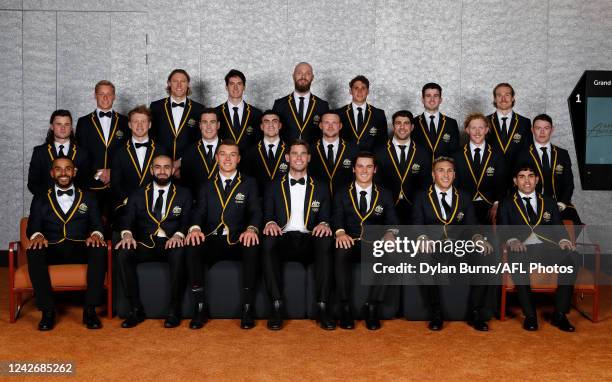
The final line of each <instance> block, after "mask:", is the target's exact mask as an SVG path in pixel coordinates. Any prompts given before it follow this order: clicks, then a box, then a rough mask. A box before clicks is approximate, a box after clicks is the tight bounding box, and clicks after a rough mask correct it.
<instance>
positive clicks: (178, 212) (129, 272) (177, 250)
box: [115, 155, 192, 328]
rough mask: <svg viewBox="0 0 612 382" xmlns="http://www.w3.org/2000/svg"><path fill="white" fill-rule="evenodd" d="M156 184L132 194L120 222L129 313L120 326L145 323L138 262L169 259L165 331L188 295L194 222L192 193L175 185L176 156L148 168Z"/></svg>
mask: <svg viewBox="0 0 612 382" xmlns="http://www.w3.org/2000/svg"><path fill="white" fill-rule="evenodd" d="M149 171H150V172H151V177H152V178H153V181H152V182H151V183H149V184H147V185H146V187H142V188H139V189H138V190H136V191H134V192H132V194H131V195H130V196H129V198H128V203H127V206H126V211H125V213H124V214H123V217H122V219H121V224H120V228H121V241H119V242H118V243H117V244H116V245H115V249H116V250H117V254H116V256H115V258H116V259H117V265H118V268H119V277H120V278H121V281H122V282H123V285H124V287H125V294H126V297H127V298H128V300H129V303H130V312H129V313H128V316H127V318H126V319H125V320H124V321H123V322H122V323H121V327H123V328H132V327H134V326H136V325H138V324H139V323H141V322H142V321H144V319H145V315H144V310H143V307H142V302H141V301H140V292H139V290H138V274H137V273H136V266H137V265H138V264H139V263H143V262H151V261H167V262H168V265H169V266H170V305H169V307H168V315H167V317H166V320H165V322H164V327H166V328H175V327H177V326H179V325H180V323H181V299H182V297H183V288H182V286H183V284H182V279H183V271H184V260H185V256H184V248H183V240H184V238H185V232H186V230H187V225H188V223H189V211H191V202H192V198H191V193H190V192H189V190H188V189H186V188H183V187H181V186H178V185H176V184H173V183H172V181H171V179H172V173H173V172H174V168H173V166H172V158H170V157H169V156H167V155H158V156H156V157H155V158H153V163H152V164H151V167H150V169H149Z"/></svg>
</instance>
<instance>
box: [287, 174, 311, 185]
mask: <svg viewBox="0 0 612 382" xmlns="http://www.w3.org/2000/svg"><path fill="white" fill-rule="evenodd" d="M288 175H289V179H295V180H298V179H299V178H294V177H293V175H291V173H288ZM304 181H305V182H304V184H306V181H308V175H304Z"/></svg>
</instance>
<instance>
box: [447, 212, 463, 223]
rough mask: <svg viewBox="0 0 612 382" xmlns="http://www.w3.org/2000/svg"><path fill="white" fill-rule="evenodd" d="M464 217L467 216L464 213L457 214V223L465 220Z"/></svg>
mask: <svg viewBox="0 0 612 382" xmlns="http://www.w3.org/2000/svg"><path fill="white" fill-rule="evenodd" d="M464 216H465V215H464V214H463V212H459V213H458V214H457V221H458V222H460V221H461V220H463V217H464ZM447 218H448V216H447Z"/></svg>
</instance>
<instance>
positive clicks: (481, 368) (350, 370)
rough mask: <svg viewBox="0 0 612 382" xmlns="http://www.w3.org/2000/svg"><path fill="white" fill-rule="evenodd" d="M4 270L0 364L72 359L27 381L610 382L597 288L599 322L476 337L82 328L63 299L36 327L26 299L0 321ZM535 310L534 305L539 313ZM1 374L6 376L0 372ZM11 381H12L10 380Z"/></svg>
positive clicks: (226, 326)
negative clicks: (65, 372) (18, 312)
mask: <svg viewBox="0 0 612 382" xmlns="http://www.w3.org/2000/svg"><path fill="white" fill-rule="evenodd" d="M6 279H7V269H6V268H0V280H3V281H2V282H1V284H0V285H1V287H0V343H1V344H2V345H0V361H8V360H21V361H37V362H42V361H50V360H55V361H72V362H74V363H75V365H76V374H75V375H74V376H73V377H67V376H60V377H54V378H49V376H44V377H36V378H34V377H30V379H35V380H49V379H72V380H78V381H88V380H111V381H115V380H130V381H136V380H146V381H150V380H157V381H161V380H186V381H204V380H207V381H208V380H210V381H218V380H232V381H234V380H247V381H259V380H268V381H278V380H292V381H295V380H339V381H347V380H350V381H352V380H367V381H375V380H388V381H396V380H470V381H488V380H491V379H499V380H502V379H503V380H547V379H548V380H585V381H606V380H612V318H611V316H612V308H611V307H612V304H611V302H612V289H610V288H606V289H604V298H603V301H602V314H601V315H602V320H601V322H599V323H597V324H592V323H591V322H590V321H588V320H587V319H586V318H584V317H582V316H581V315H580V314H579V313H577V312H576V311H572V314H571V315H570V319H571V321H572V322H573V323H574V324H575V325H576V328H577V332H576V333H563V332H561V331H559V330H558V329H556V328H555V327H552V326H551V325H550V324H549V323H547V322H545V321H544V319H543V318H540V326H541V327H540V330H539V331H538V332H535V333H529V332H525V331H524V330H523V329H522V327H521V323H522V321H521V320H520V319H519V318H513V319H510V320H508V321H506V322H499V321H492V322H491V323H490V327H491V331H490V332H488V333H479V332H476V331H474V330H473V329H471V328H470V327H468V326H467V325H466V324H465V323H464V322H450V323H447V324H446V326H445V328H444V330H442V331H441V332H435V333H434V332H430V331H429V330H427V328H426V323H424V322H410V321H405V320H394V321H385V322H384V323H383V325H384V326H383V328H382V329H381V330H379V331H377V332H370V331H368V330H366V329H365V328H364V327H363V323H362V322H359V325H358V328H357V329H356V330H353V331H345V330H340V329H337V330H335V331H333V332H325V331H323V330H321V329H319V328H318V327H316V326H315V324H314V322H313V321H308V320H297V321H296V320H294V321H290V322H288V323H287V325H286V327H285V328H284V329H283V330H281V331H279V332H271V331H269V330H267V329H266V327H265V321H259V322H258V326H257V327H256V328H255V329H252V330H249V331H245V330H241V329H240V328H239V327H238V321H236V320H214V321H211V322H209V323H208V324H207V325H206V326H205V327H204V328H203V329H202V330H198V331H193V330H190V329H189V328H188V327H187V324H188V322H187V321H183V324H182V326H181V327H180V328H176V329H164V328H163V327H162V321H159V320H148V321H146V322H145V323H143V324H141V325H140V326H138V327H136V328H134V329H122V328H121V327H120V324H121V320H120V319H118V318H115V319H113V320H110V321H109V320H107V319H104V320H103V324H104V328H103V329H102V330H97V331H90V330H87V329H85V328H84V327H83V326H82V325H81V324H80V320H81V309H80V307H78V306H76V305H75V306H73V305H64V306H62V308H63V310H62V311H60V312H59V320H58V324H57V326H56V328H55V329H54V330H53V331H51V332H46V333H41V332H38V331H37V330H36V325H37V323H38V320H39V319H40V315H39V313H38V312H37V311H36V310H35V307H34V304H33V301H30V302H29V303H28V305H27V306H26V308H25V309H24V311H23V312H22V316H21V318H20V319H19V320H18V321H17V323H15V324H10V323H9V319H8V297H7V295H8V294H7V291H6V284H7V283H6ZM540 311H542V309H540ZM0 379H8V378H7V377H6V376H0ZM12 379H17V378H12Z"/></svg>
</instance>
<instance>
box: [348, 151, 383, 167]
mask: <svg viewBox="0 0 612 382" xmlns="http://www.w3.org/2000/svg"><path fill="white" fill-rule="evenodd" d="M359 158H370V159H372V163H374V167H378V161H377V160H376V156H375V155H374V154H372V153H371V152H369V151H360V152H359V153H358V154H357V155H355V158H354V159H353V168H355V166H357V159H359Z"/></svg>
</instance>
